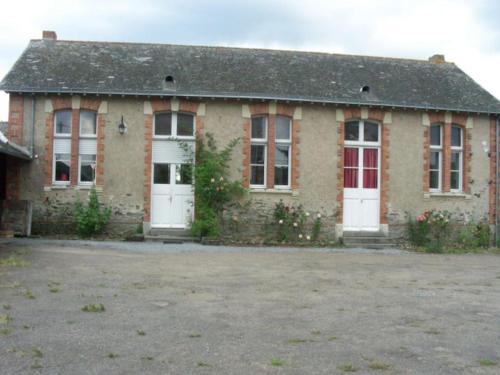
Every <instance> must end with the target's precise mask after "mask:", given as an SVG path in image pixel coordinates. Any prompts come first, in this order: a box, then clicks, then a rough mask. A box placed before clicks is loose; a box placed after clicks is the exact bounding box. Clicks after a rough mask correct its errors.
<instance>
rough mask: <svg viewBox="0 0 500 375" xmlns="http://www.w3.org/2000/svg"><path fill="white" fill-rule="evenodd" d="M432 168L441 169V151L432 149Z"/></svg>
mask: <svg viewBox="0 0 500 375" xmlns="http://www.w3.org/2000/svg"><path fill="white" fill-rule="evenodd" d="M430 169H439V152H436V151H431V160H430Z"/></svg>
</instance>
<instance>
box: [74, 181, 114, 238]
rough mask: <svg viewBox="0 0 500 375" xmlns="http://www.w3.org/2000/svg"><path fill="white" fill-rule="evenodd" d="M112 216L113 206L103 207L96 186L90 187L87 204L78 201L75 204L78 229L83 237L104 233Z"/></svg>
mask: <svg viewBox="0 0 500 375" xmlns="http://www.w3.org/2000/svg"><path fill="white" fill-rule="evenodd" d="M110 217H111V208H109V207H104V208H102V209H101V206H100V204H99V198H98V197H97V191H96V189H95V187H92V189H90V194H89V201H88V204H87V205H84V204H83V203H82V202H80V201H78V202H77V203H76V206H75V219H76V229H77V232H78V234H79V235H80V236H81V237H90V236H92V235H95V234H99V233H102V231H103V230H104V228H105V227H106V224H107V223H108V222H109V219H110Z"/></svg>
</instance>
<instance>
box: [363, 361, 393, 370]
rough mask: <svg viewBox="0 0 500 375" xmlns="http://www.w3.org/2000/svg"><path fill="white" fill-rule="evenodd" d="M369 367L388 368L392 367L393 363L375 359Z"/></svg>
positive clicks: (375, 368)
mask: <svg viewBox="0 0 500 375" xmlns="http://www.w3.org/2000/svg"><path fill="white" fill-rule="evenodd" d="M368 367H369V368H371V369H372V370H388V369H390V368H391V365H390V364H388V363H385V362H383V361H377V360H373V361H372V362H371V363H370V364H369V365H368Z"/></svg>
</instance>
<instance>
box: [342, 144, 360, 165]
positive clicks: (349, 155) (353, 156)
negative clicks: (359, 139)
mask: <svg viewBox="0 0 500 375" xmlns="http://www.w3.org/2000/svg"><path fill="white" fill-rule="evenodd" d="M344 166H346V167H357V166H358V149H357V148H349V147H346V148H345V149H344Z"/></svg>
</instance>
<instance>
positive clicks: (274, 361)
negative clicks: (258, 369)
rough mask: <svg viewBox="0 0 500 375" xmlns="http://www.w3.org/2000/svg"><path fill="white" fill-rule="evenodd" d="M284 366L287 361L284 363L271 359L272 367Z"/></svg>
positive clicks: (277, 359) (278, 359) (280, 360)
mask: <svg viewBox="0 0 500 375" xmlns="http://www.w3.org/2000/svg"><path fill="white" fill-rule="evenodd" d="M284 364H285V361H283V360H282V359H280V358H273V359H271V366H283V365H284Z"/></svg>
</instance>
